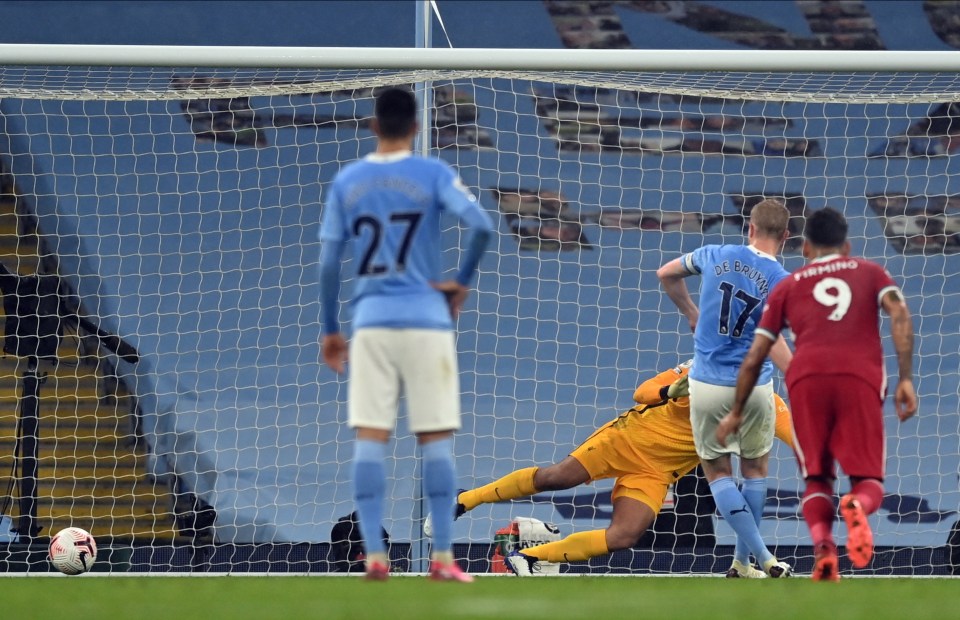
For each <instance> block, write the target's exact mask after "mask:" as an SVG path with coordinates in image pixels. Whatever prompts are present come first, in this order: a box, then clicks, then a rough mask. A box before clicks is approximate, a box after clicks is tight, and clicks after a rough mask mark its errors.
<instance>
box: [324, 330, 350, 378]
mask: <svg viewBox="0 0 960 620" xmlns="http://www.w3.org/2000/svg"><path fill="white" fill-rule="evenodd" d="M320 350H321V352H322V353H323V361H324V363H326V365H327V366H329V367H330V368H332V369H333V370H335V371H336V372H338V373H341V374H342V373H343V372H344V371H345V370H346V369H347V341H346V339H345V338H344V337H343V334H340V333H336V334H327V335H326V336H324V337H323V342H322V343H321V348H320Z"/></svg>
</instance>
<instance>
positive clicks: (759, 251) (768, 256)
mask: <svg viewBox="0 0 960 620" xmlns="http://www.w3.org/2000/svg"><path fill="white" fill-rule="evenodd" d="M747 248H748V249H749V250H750V251H751V252H753V253H754V254H756V255H757V256H762V257H764V258H769V259H770V260H774V261H775V260H777V257H776V256H771V255H769V254H767V253H766V252H763V251H761V250H758V249H757V248H755V247H754V246H752V245H748V246H747Z"/></svg>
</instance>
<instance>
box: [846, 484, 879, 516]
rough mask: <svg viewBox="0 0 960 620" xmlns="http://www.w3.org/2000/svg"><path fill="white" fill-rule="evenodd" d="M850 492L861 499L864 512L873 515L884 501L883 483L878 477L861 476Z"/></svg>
mask: <svg viewBox="0 0 960 620" xmlns="http://www.w3.org/2000/svg"><path fill="white" fill-rule="evenodd" d="M850 492H851V493H853V494H854V495H856V496H857V499H858V500H860V506H861V507H863V512H865V513H866V514H868V515H872V514H873V513H875V512H876V511H877V509H878V508H880V504H881V502H883V483H882V482H880V481H879V480H877V479H876V478H861V479H859V480H857V481H856V482H855V483H854V484H853V487H852V488H851V489H850Z"/></svg>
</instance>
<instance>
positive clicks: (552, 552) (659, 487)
mask: <svg viewBox="0 0 960 620" xmlns="http://www.w3.org/2000/svg"><path fill="white" fill-rule="evenodd" d="M625 484H628V485H630V486H629V487H627V486H625ZM667 486H668V479H667V478H665V477H664V476H663V475H662V474H660V473H658V472H656V471H655V469H652V468H650V467H649V466H647V465H644V466H642V467H640V468H638V471H637V472H636V473H632V474H628V475H626V476H622V477H620V478H618V480H617V484H616V485H615V486H614V488H613V493H612V497H613V514H612V516H611V519H610V526H609V527H607V528H606V529H603V530H590V531H588V532H575V533H573V534H571V535H570V536H567V537H566V538H564V539H562V540H558V541H555V542H550V543H546V544H543V545H537V546H536V547H528V548H527V549H524V550H523V551H519V552H518V551H514V552H513V553H511V554H510V555H509V556H507V558H505V560H506V562H507V566H508V567H509V568H510V570H511V571H513V573H514V574H515V575H518V576H521V577H523V576H528V575H532V574H535V573H536V571H537V563H538V562H582V561H584V560H589V559H590V558H594V557H597V556H601V555H606V554H608V553H612V552H614V551H619V550H621V549H629V548H631V547H633V546H635V545H636V544H637V542H638V541H639V540H640V538H641V537H643V535H644V534H645V533H646V531H647V530H648V529H649V528H650V526H651V525H653V522H654V520H655V519H656V518H657V513H658V512H659V511H660V506H662V505H663V498H664V496H666V493H667Z"/></svg>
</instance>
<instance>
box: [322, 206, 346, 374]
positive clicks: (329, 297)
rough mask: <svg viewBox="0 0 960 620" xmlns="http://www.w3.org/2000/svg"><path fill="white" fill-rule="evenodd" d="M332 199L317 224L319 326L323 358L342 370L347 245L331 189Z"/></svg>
mask: <svg viewBox="0 0 960 620" xmlns="http://www.w3.org/2000/svg"><path fill="white" fill-rule="evenodd" d="M330 196H331V199H330V201H329V202H328V204H327V206H326V208H325V209H324V213H323V221H322V223H321V224H320V263H319V265H318V269H319V276H320V312H321V318H320V330H321V333H322V334H323V340H322V343H321V353H322V354H323V361H324V362H325V363H326V364H327V366H329V367H330V368H332V369H333V370H335V371H336V372H338V373H342V372H343V371H344V370H345V369H346V367H345V364H346V361H347V341H346V339H345V338H344V337H343V334H341V333H340V319H339V314H340V284H341V277H340V267H341V263H342V260H343V252H344V248H345V247H346V237H345V236H344V234H343V232H342V231H343V228H344V225H343V218H342V214H341V212H340V208H339V203H338V202H337V200H336V198H335V194H334V192H333V191H332V190H331V194H330Z"/></svg>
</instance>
